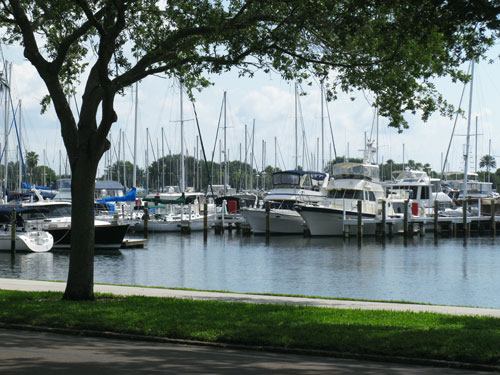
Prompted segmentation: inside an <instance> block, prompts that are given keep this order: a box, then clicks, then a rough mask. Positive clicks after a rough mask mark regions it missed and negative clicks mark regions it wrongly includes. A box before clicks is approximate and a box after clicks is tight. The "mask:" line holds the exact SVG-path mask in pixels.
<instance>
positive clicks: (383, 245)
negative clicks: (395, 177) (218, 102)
mask: <svg viewBox="0 0 500 375" xmlns="http://www.w3.org/2000/svg"><path fill="white" fill-rule="evenodd" d="M68 263H69V253H68V252H55V253H43V254H35V253H30V254H22V253H17V254H16V255H15V257H13V256H11V254H10V253H0V277H8V278H23V279H39V280H66V278H67V272H68ZM95 282H96V283H111V284H123V285H144V286H161V287H180V288H193V289H203V290H226V291H232V292H249V293H283V294H298V295H308V296H322V297H346V298H360V299H371V300H394V301H412V302H424V303H433V304H446V305H463V306H480V307H493V308H500V292H499V285H500V238H498V239H497V238H493V237H470V238H467V240H464V238H440V239H439V241H438V242H435V241H434V238H433V236H432V235H427V236H425V237H418V236H417V237H413V238H410V239H408V240H404V239H403V238H402V237H395V238H391V239H386V240H385V242H381V241H380V240H377V239H375V238H364V239H363V241H362V243H358V241H357V240H356V238H351V239H349V240H343V239H341V238H307V237H303V236H277V237H271V238H270V239H269V241H266V238H265V237H264V236H241V235H240V234H239V233H236V232H230V233H228V232H226V233H225V234H224V235H221V236H218V235H214V234H213V232H212V233H209V234H208V238H207V241H206V242H205V241H204V239H203V234H202V233H193V234H191V235H181V234H172V233H169V234H156V235H155V234H150V235H149V240H148V243H147V244H146V246H145V248H144V249H122V250H121V251H120V252H118V253H102V254H101V253H98V254H96V256H95ZM0 287H1V286H0Z"/></svg>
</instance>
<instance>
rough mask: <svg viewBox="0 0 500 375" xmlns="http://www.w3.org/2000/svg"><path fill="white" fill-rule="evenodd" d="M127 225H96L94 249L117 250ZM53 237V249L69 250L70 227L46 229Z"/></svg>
mask: <svg viewBox="0 0 500 375" xmlns="http://www.w3.org/2000/svg"><path fill="white" fill-rule="evenodd" d="M128 227H129V225H128V224H118V225H114V224H110V225H96V226H95V227H94V229H95V245H94V247H95V249H107V250H118V249H120V247H121V246H122V244H123V238H124V237H125V234H126V233H127V229H128ZM46 231H47V232H49V233H50V234H51V235H52V236H53V237H54V246H53V247H54V249H69V248H70V247H71V227H69V226H68V227H66V228H64V227H59V228H48V229H46Z"/></svg>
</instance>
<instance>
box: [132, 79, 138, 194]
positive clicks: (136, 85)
mask: <svg viewBox="0 0 500 375" xmlns="http://www.w3.org/2000/svg"><path fill="white" fill-rule="evenodd" d="M138 103H139V83H138V82H136V83H135V118H134V166H133V168H132V169H133V172H132V187H133V188H136V187H137V106H138Z"/></svg>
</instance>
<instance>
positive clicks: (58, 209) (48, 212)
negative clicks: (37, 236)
mask: <svg viewBox="0 0 500 375" xmlns="http://www.w3.org/2000/svg"><path fill="white" fill-rule="evenodd" d="M40 208H41V210H44V212H30V213H26V214H23V219H25V220H37V219H45V218H50V219H54V218H59V217H71V205H69V204H68V205H50V206H49V205H47V206H41V207H40Z"/></svg>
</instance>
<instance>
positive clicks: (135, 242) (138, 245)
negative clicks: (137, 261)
mask: <svg viewBox="0 0 500 375" xmlns="http://www.w3.org/2000/svg"><path fill="white" fill-rule="evenodd" d="M147 241H148V240H147V239H145V238H124V239H123V242H122V246H121V249H143V248H144V245H145V244H146V242H147Z"/></svg>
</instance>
